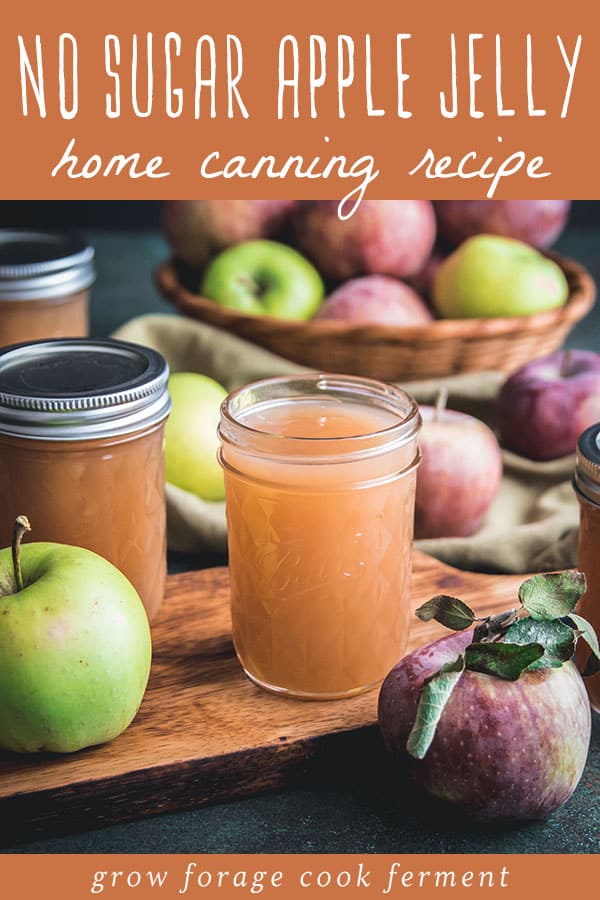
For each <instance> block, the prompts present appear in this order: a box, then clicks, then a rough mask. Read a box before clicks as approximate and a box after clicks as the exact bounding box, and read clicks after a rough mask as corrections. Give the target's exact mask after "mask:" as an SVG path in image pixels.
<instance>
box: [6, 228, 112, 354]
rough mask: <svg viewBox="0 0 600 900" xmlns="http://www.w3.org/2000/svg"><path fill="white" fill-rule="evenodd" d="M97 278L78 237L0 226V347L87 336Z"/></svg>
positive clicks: (91, 256) (90, 254) (91, 259)
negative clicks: (92, 287) (93, 286)
mask: <svg viewBox="0 0 600 900" xmlns="http://www.w3.org/2000/svg"><path fill="white" fill-rule="evenodd" d="M95 277H96V275H95V271H94V250H93V248H92V247H90V245H89V244H87V243H86V242H85V241H84V240H83V239H82V238H80V237H78V236H76V235H68V234H53V233H45V232H37V231H9V230H6V229H0V346H7V345H9V344H18V343H22V342H24V341H35V340H39V339H42V338H57V337H85V336H86V335H87V333H88V304H89V290H90V287H91V285H92V284H93V282H94V280H95Z"/></svg>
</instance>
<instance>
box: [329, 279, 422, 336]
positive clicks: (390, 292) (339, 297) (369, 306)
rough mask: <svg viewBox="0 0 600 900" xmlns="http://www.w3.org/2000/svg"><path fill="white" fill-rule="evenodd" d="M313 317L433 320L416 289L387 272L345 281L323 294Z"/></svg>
mask: <svg viewBox="0 0 600 900" xmlns="http://www.w3.org/2000/svg"><path fill="white" fill-rule="evenodd" d="M316 318H318V319H339V320H341V321H344V322H363V323H366V324H367V323H377V324H380V325H426V324H428V323H429V322H431V321H433V315H432V314H431V312H430V310H429V309H428V308H427V306H426V305H425V303H423V301H422V300H421V298H420V297H419V295H418V294H417V293H416V291H414V290H413V289H412V288H411V287H409V286H408V285H407V284H404V282H402V281H397V280H396V279H395V278H389V277H388V276H387V275H365V276H364V277H363V278H352V279H351V280H350V281H345V282H344V283H343V284H341V285H340V286H339V287H338V288H337V289H336V290H335V291H333V293H332V294H330V295H329V297H327V299H326V300H325V302H324V303H323V305H322V306H321V308H320V310H319V312H318V313H317V316H316Z"/></svg>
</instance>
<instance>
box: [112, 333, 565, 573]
mask: <svg viewBox="0 0 600 900" xmlns="http://www.w3.org/2000/svg"><path fill="white" fill-rule="evenodd" d="M115 337H118V338H121V339H123V340H128V341H133V342H134V343H139V344H145V345H146V346H148V347H154V348H155V349H156V350H159V351H160V352H161V353H162V354H163V355H164V356H165V357H166V359H167V360H168V362H169V365H170V367H171V371H173V372H182V371H184V372H202V373H204V374H206V375H210V376H211V377H212V378H214V379H216V380H217V381H219V382H220V383H221V384H223V385H224V386H225V388H227V389H228V390H232V389H233V388H235V387H239V386H240V385H243V384H247V383H248V382H249V381H254V380H256V379H258V378H265V377H269V376H272V375H285V374H288V373H292V372H300V371H302V368H301V367H300V366H297V365H295V364H294V363H291V362H288V361H287V360H284V359H281V357H278V356H275V355H273V354H271V353H269V352H267V351H266V350H262V349H260V348H259V347H256V346H254V345H253V344H249V343H246V342H245V341H242V340H240V339H239V338H236V337H234V336H232V335H230V334H226V333H225V332H223V331H219V330H217V329H214V328H212V327H210V326H208V325H203V324H201V323H198V322H194V321H192V320H190V319H185V318H179V317H175V316H160V315H152V316H143V317H141V318H138V319H134V320H133V321H131V322H129V323H127V324H126V325H124V326H123V327H122V328H120V329H119V331H118V332H117V333H116V334H115ZM502 380H503V376H502V375H500V374H499V373H497V372H485V373H476V374H472V375H459V376H452V377H449V378H446V379H444V380H443V384H444V385H445V386H446V387H447V388H448V392H449V400H448V405H449V406H450V407H451V408H454V409H459V410H462V411H463V412H469V413H472V414H473V415H476V416H478V417H479V418H481V419H483V420H484V421H486V422H488V424H491V425H493V410H494V396H495V394H496V391H497V390H498V387H499V385H500V384H501V382H502ZM441 383H442V382H441V381H439V380H435V381H413V382H410V383H409V384H405V385H402V386H403V387H406V388H407V390H409V391H410V393H411V394H412V395H413V396H414V397H415V398H416V399H417V400H418V401H419V402H421V403H431V402H433V400H434V398H435V396H436V393H437V389H438V388H439V386H440V384H441ZM573 466H574V457H571V456H569V457H565V458H563V459H559V460H556V461H553V462H547V463H533V462H531V461H529V460H526V459H523V458H522V457H519V456H515V455H514V454H512V453H508V452H505V453H504V478H503V481H502V486H501V488H500V491H499V493H498V496H497V498H496V500H495V502H494V504H493V506H492V508H491V510H490V512H489V514H488V517H487V519H486V521H485V523H484V526H483V527H482V528H481V530H480V531H479V532H478V533H477V534H476V535H474V536H473V537H470V538H445V539H436V540H427V541H417V542H416V546H417V547H418V548H419V549H421V550H424V551H425V552H427V553H430V554H431V555H432V556H435V557H437V558H438V559H441V560H443V561H445V562H447V563H449V564H451V565H454V566H457V567H459V568H463V569H472V570H479V571H487V572H510V573H520V572H533V571H542V570H544V569H546V570H548V569H557V568H565V567H568V566H573V565H575V564H576V555H577V553H576V547H577V525H578V520H579V510H578V503H577V500H576V499H575V496H574V494H573V490H572V488H571V483H570V479H571V475H572V472H573ZM167 509H168V543H169V547H170V548H171V549H173V550H179V551H183V552H186V551H192V552H193V551H200V550H219V551H221V550H225V549H226V527H225V504H224V503H207V502H204V501H202V500H200V499H198V498H197V497H196V496H194V495H193V494H189V493H187V492H185V491H182V490H180V489H179V488H176V487H174V486H173V485H171V484H169V485H167Z"/></svg>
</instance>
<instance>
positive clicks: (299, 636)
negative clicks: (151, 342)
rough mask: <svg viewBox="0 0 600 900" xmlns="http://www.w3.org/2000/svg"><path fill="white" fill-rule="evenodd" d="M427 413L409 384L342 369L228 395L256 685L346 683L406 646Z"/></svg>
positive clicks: (341, 687) (357, 681) (371, 678)
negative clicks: (420, 447)
mask: <svg viewBox="0 0 600 900" xmlns="http://www.w3.org/2000/svg"><path fill="white" fill-rule="evenodd" d="M420 424H421V419H420V415H419V412H418V409H417V406H416V403H415V402H414V401H413V400H412V398H411V397H409V396H408V395H407V394H405V393H404V392H403V391H401V390H399V389H397V388H394V387H391V386H388V385H384V384H381V383H379V382H376V381H371V380H369V379H362V378H351V377H346V376H333V375H332V376H329V375H327V376H325V375H321V376H319V375H316V376H301V377H297V378H293V377H292V378H278V379H277V378H276V379H271V380H268V381H264V382H258V383H256V384H251V385H249V386H247V387H245V388H242V389H241V390H239V391H237V392H235V393H234V394H232V395H230V397H229V398H228V399H227V400H226V401H225V403H224V404H223V407H222V417H221V424H220V430H219V432H220V437H221V441H222V449H221V462H222V465H223V467H224V471H225V487H226V494H227V521H228V540H229V566H230V578H231V606H232V621H233V639H234V644H235V648H236V651H237V654H238V657H239V659H240V662H241V664H242V666H243V668H244V670H245V671H246V673H247V674H248V675H249V677H250V678H251V679H252V680H253V681H255V682H256V683H257V684H259V685H260V686H261V687H263V688H266V689H268V690H272V691H276V692H280V693H286V694H290V695H293V696H300V697H313V698H319V699H334V698H338V697H344V696H348V695H350V694H355V693H359V692H361V691H364V690H368V689H369V688H372V687H375V686H376V685H377V684H378V683H379V682H380V681H381V680H382V679H383V678H384V676H385V675H386V674H387V672H388V671H389V669H390V668H391V666H393V665H394V664H395V663H396V662H397V661H398V659H399V658H400V657H401V655H402V653H403V651H404V648H405V645H406V639H407V633H408V622H409V598H408V592H409V581H410V562H411V546H412V533H413V515H414V491H415V476H416V465H417V462H418V451H417V446H416V441H417V435H418V432H419V428H420Z"/></svg>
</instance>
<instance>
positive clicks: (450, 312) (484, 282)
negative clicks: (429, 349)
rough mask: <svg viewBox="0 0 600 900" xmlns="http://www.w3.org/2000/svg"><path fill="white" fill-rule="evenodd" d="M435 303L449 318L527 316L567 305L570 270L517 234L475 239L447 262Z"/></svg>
mask: <svg viewBox="0 0 600 900" xmlns="http://www.w3.org/2000/svg"><path fill="white" fill-rule="evenodd" d="M432 294H433V303H434V306H435V308H436V310H437V311H438V313H439V314H440V316H442V317H443V318H451V319H468V318H478V317H486V318H489V317H492V316H527V315H530V314H531V313H536V312H541V311H542V310H547V309H555V308H556V307H559V306H563V305H564V304H565V303H566V301H567V298H568V296H569V286H568V284H567V279H566V278H565V275H564V272H563V271H562V269H561V268H560V266H558V265H557V264H556V263H555V262H553V261H552V260H551V259H548V258H547V257H545V256H542V254H541V253H539V252H538V251H537V250H535V249H534V248H533V247H530V246H529V245H528V244H524V243H522V242H521V241H516V240H513V239H512V238H505V237H497V236H496V235H490V234H481V235H477V236H476V237H472V238H469V240H467V241H465V242H464V243H463V244H461V245H460V247H458V249H457V250H455V251H454V253H451V254H450V256H448V257H447V258H446V259H445V260H444V262H443V263H442V264H441V266H440V267H439V269H438V270H437V273H436V275H435V278H434V281H433V292H432Z"/></svg>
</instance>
